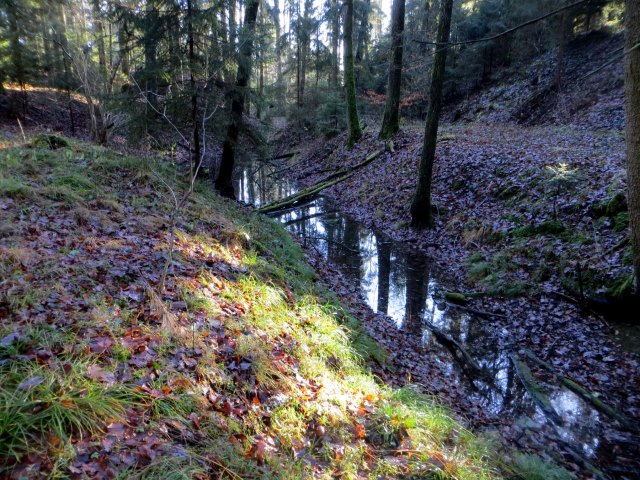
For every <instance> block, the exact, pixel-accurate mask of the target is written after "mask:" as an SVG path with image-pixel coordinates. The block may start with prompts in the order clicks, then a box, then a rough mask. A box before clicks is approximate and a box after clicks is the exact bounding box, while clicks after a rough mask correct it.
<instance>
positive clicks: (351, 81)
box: [344, 0, 362, 148]
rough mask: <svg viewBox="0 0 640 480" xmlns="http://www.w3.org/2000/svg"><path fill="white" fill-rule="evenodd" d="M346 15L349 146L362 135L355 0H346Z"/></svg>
mask: <svg viewBox="0 0 640 480" xmlns="http://www.w3.org/2000/svg"><path fill="white" fill-rule="evenodd" d="M345 6H346V7H347V8H346V11H345V17H344V87H345V90H346V94H347V124H348V126H349V138H348V140H347V145H348V146H349V148H351V147H353V145H354V144H355V143H356V142H357V141H358V140H360V138H361V137H362V127H361V126H360V119H359V118H358V108H357V104H356V77H355V73H354V70H353V0H345Z"/></svg>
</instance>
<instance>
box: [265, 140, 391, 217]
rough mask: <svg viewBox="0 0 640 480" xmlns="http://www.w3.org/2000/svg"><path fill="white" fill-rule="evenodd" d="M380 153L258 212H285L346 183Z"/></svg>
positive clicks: (376, 152) (377, 151)
mask: <svg viewBox="0 0 640 480" xmlns="http://www.w3.org/2000/svg"><path fill="white" fill-rule="evenodd" d="M380 153H381V152H380V150H376V151H375V152H373V153H372V154H370V155H369V156H367V158H366V159H365V160H364V161H362V162H360V163H358V164H357V165H354V166H353V167H348V168H342V169H340V170H338V171H337V172H335V173H333V174H331V175H329V176H328V177H326V178H324V179H323V180H321V181H319V182H318V183H316V184H314V185H311V186H310V187H308V188H305V189H304V190H301V191H300V192H298V193H294V194H293V195H290V196H288V197H287V198H284V199H282V200H279V201H277V202H274V203H271V204H269V205H265V206H264V207H261V208H258V209H257V211H258V212H260V213H273V212H276V211H279V210H284V209H287V208H290V207H294V206H296V205H299V204H300V203H302V202H304V201H306V200H308V199H309V198H311V197H313V196H315V195H317V194H318V193H320V192H321V191H322V190H325V189H327V188H329V187H332V186H334V185H336V184H338V183H340V182H344V181H345V180H347V179H349V178H351V177H352V176H353V174H354V173H355V172H356V171H357V170H359V169H361V168H362V167H365V166H366V165H368V164H370V163H371V162H373V161H374V160H375V159H376V158H378V157H379V156H380Z"/></svg>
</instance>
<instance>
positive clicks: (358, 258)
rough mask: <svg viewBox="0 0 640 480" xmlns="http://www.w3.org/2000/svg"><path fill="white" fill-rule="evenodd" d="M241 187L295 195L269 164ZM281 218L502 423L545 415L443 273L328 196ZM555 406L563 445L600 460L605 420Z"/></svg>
mask: <svg viewBox="0 0 640 480" xmlns="http://www.w3.org/2000/svg"><path fill="white" fill-rule="evenodd" d="M236 182H237V183H236V185H235V186H236V191H237V192H239V200H241V201H244V202H246V203H249V204H253V205H256V206H258V205H264V204H266V203H270V202H273V201H275V200H278V199H282V198H285V197H286V196H288V195H290V194H292V193H295V191H296V190H295V187H294V185H292V184H291V183H290V182H288V181H286V180H283V179H279V178H277V170H276V169H275V168H274V167H271V166H269V165H268V164H259V163H247V164H246V165H244V166H242V169H241V170H240V171H239V172H238V175H237V179H236ZM277 218H278V219H279V220H280V221H281V222H282V223H283V224H284V225H285V226H286V228H287V229H288V230H289V231H290V232H291V233H293V234H295V235H297V236H299V238H301V239H302V241H303V242H304V244H305V246H307V247H312V248H313V249H315V250H316V251H317V252H318V253H319V254H320V255H321V256H322V257H323V258H324V259H325V260H329V261H330V262H331V263H333V264H336V265H338V266H339V267H341V268H342V270H343V271H344V272H345V273H346V274H347V275H348V276H350V277H351V278H352V279H354V280H356V281H357V282H358V283H359V285H360V288H361V291H362V294H363V296H364V298H365V299H366V301H367V303H368V304H369V306H370V307H371V308H372V309H373V310H374V311H377V312H382V313H384V314H387V315H389V316H390V317H391V318H393V319H394V320H395V322H396V325H397V327H398V329H399V330H400V331H401V332H405V333H406V334H407V335H410V336H419V337H420V338H421V339H422V341H423V342H424V344H425V346H426V347H427V349H426V350H427V351H428V352H429V355H430V357H431V358H436V360H437V361H439V363H440V364H441V365H442V367H443V370H444V371H445V372H446V373H447V374H449V375H451V376H452V377H453V378H454V379H455V381H457V382H459V383H461V384H463V386H464V387H465V388H466V389H467V390H468V391H469V395H471V396H473V397H475V399H476V400H477V401H478V402H480V403H481V404H482V405H484V407H485V408H486V410H487V411H488V412H490V413H491V414H493V415H494V416H495V417H496V418H499V417H501V416H502V415H504V414H505V413H508V414H510V415H514V416H520V415H526V416H529V417H533V418H535V417H536V415H540V414H541V412H539V411H538V410H537V408H536V406H535V404H534V403H533V401H532V400H531V398H530V397H529V396H528V395H527V394H526V391H525V390H524V388H523V386H522V383H521V382H519V381H518V380H517V377H516V372H515V370H514V367H513V364H512V363H511V361H510V360H509V356H508V352H507V351H505V350H503V349H501V348H500V346H499V345H500V343H499V339H500V337H501V336H504V335H505V334H506V333H507V332H503V331H500V330H499V329H498V328H497V327H494V326H493V325H492V324H491V322H490V321H487V320H486V319H480V318H475V317H473V316H471V315H469V314H467V313H466V312H464V311H462V310H459V309H455V308H447V307H446V306H445V305H444V304H443V302H442V300H439V297H438V290H439V281H438V272H437V271H435V270H434V269H433V267H432V266H431V264H430V262H429V260H428V258H426V257H425V256H424V255H422V254H420V253H419V252H416V251H413V250H410V249H408V248H407V247H406V246H405V245H403V244H401V243H399V242H393V241H391V240H390V239H389V238H387V237H386V236H384V235H383V234H381V233H380V232H376V231H373V230H370V229H367V228H364V227H363V226H362V225H361V224H359V223H358V222H356V221H354V220H352V219H351V218H349V217H348V216H346V215H343V214H341V213H339V212H337V211H336V210H335V209H333V208H332V207H331V205H329V203H328V201H327V200H326V199H324V198H322V197H320V198H318V199H316V200H314V201H313V202H310V203H308V204H306V205H303V206H300V207H297V208H295V209H291V210H288V211H285V212H282V213H281V214H279V215H278V217H277ZM426 322H428V323H429V324H431V325H433V326H434V327H436V328H437V329H439V330H440V331H442V332H444V333H446V334H447V335H449V336H450V337H451V338H453V339H454V340H455V341H456V342H458V343H459V344H460V345H462V346H463V347H464V349H465V350H466V351H467V352H468V353H469V355H470V356H471V358H472V359H473V360H474V361H475V363H476V364H477V366H478V367H479V370H480V374H479V373H478V372H477V371H475V370H474V371H473V372H469V370H468V367H469V365H467V364H465V362H464V361H461V360H460V359H459V357H457V356H456V355H455V352H452V351H451V350H449V349H448V348H447V347H446V346H444V345H443V344H441V342H440V341H439V340H438V339H437V338H436V336H435V335H434V334H433V332H432V330H431V329H429V328H425V326H426ZM551 400H552V402H553V405H554V407H555V408H556V410H557V412H558V413H559V414H560V415H561V416H562V417H563V418H564V419H565V420H566V421H565V423H564V425H563V426H562V427H561V430H559V434H560V435H561V436H562V438H563V439H565V440H567V441H572V442H576V443H577V444H579V445H582V447H583V448H582V450H583V451H584V453H585V454H587V455H593V454H594V452H595V451H596V450H597V446H598V439H597V433H596V432H594V431H592V430H591V431H590V430H589V428H587V427H586V426H587V425H589V426H590V427H591V428H592V429H593V427H594V425H596V424H597V423H598V420H599V417H598V415H597V413H594V411H593V410H592V409H591V408H590V407H589V406H588V405H586V404H585V403H584V402H583V401H582V400H581V399H580V398H578V397H577V396H575V395H574V394H572V393H571V392H568V391H566V390H563V389H558V390H557V391H554V392H553V393H552V396H551Z"/></svg>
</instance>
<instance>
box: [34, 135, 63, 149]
mask: <svg viewBox="0 0 640 480" xmlns="http://www.w3.org/2000/svg"><path fill="white" fill-rule="evenodd" d="M68 146H69V141H68V140H66V139H64V138H62V137H59V136H58V135H51V134H49V135H44V134H38V135H36V136H34V137H33V138H32V139H31V141H30V142H29V147H31V148H48V149H50V150H57V149H58V148H65V147H68Z"/></svg>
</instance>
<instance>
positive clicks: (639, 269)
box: [625, 0, 640, 298]
mask: <svg viewBox="0 0 640 480" xmlns="http://www.w3.org/2000/svg"><path fill="white" fill-rule="evenodd" d="M625 27H626V34H625V49H626V51H627V55H626V61H625V93H626V114H627V115H626V118H627V126H626V142H627V183H628V186H629V187H628V188H629V195H628V197H629V220H630V225H631V245H632V247H633V266H634V272H635V277H636V296H637V297H638V298H640V3H639V2H637V1H633V0H627V2H626V14H625Z"/></svg>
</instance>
